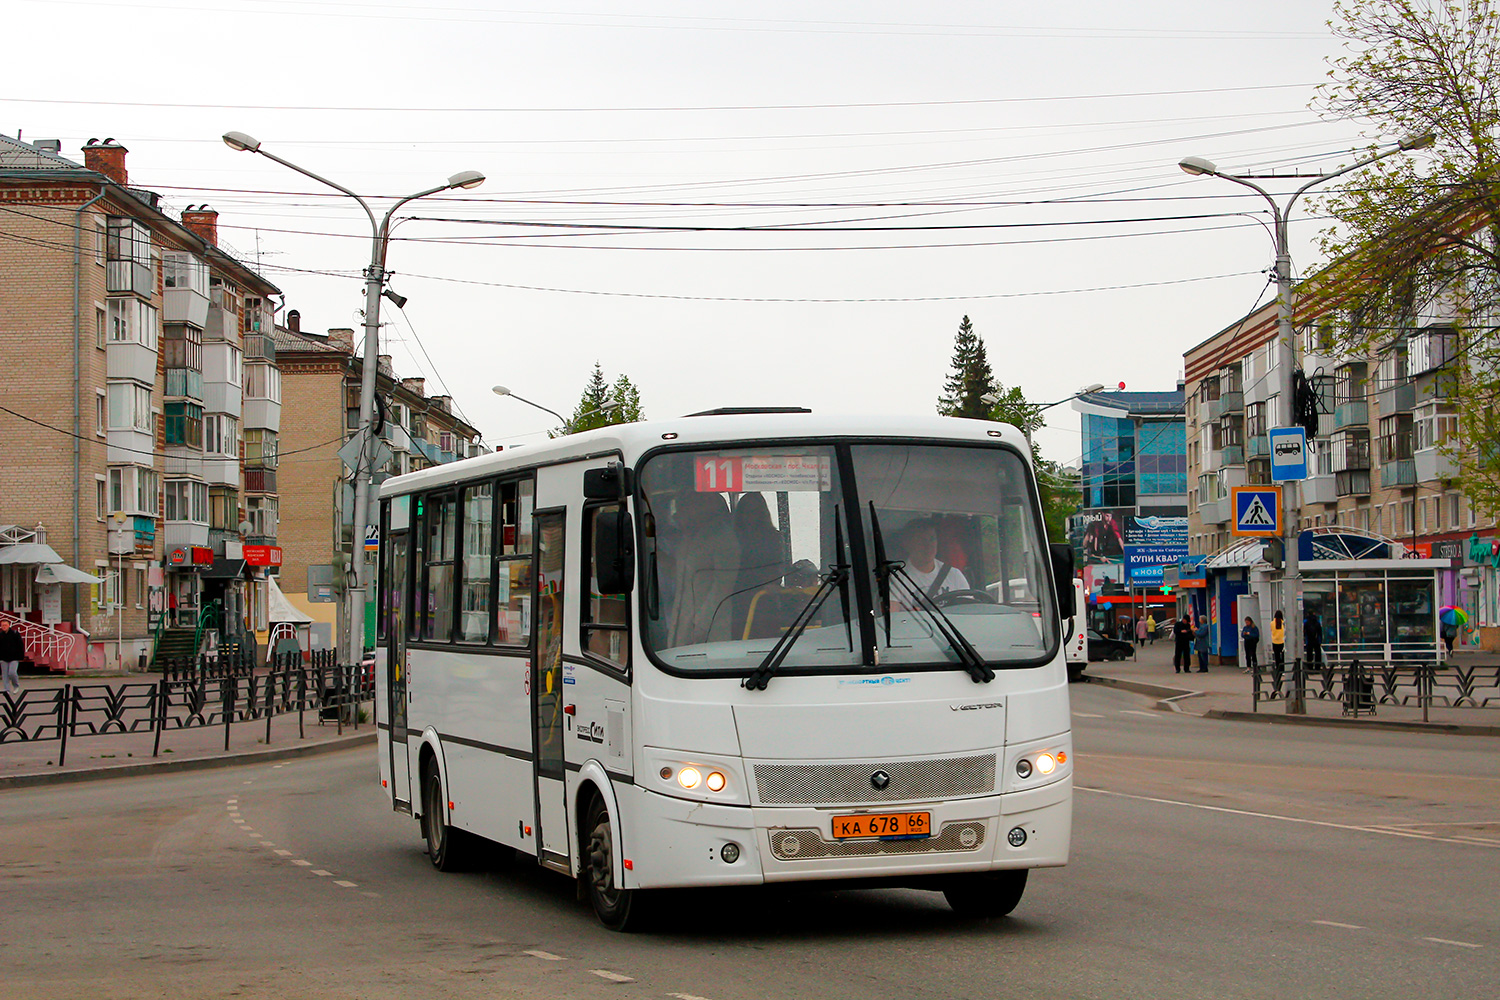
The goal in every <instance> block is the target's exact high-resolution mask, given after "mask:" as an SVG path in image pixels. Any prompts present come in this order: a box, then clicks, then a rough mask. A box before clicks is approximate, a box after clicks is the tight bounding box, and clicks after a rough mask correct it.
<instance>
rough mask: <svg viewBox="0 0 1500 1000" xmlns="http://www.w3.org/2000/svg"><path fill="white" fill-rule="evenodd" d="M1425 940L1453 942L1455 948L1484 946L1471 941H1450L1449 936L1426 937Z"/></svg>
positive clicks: (1435, 942) (1434, 942) (1444, 942)
mask: <svg viewBox="0 0 1500 1000" xmlns="http://www.w3.org/2000/svg"><path fill="white" fill-rule="evenodd" d="M1422 940H1423V941H1431V942H1432V943H1433V944H1451V945H1453V946H1454V947H1455V948H1483V947H1484V945H1482V944H1473V943H1471V942H1469V941H1449V940H1448V939H1447V938H1430V937H1424V938H1423V939H1422Z"/></svg>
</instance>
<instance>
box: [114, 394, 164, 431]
mask: <svg viewBox="0 0 1500 1000" xmlns="http://www.w3.org/2000/svg"><path fill="white" fill-rule="evenodd" d="M105 392H106V394H107V397H108V408H109V413H108V418H109V429H110V430H112V431H142V432H144V433H148V434H149V433H150V432H151V431H153V430H154V429H155V428H154V427H153V426H152V421H151V390H150V389H148V388H146V387H145V386H143V385H136V384H135V383H134V382H111V383H109V385H108V386H107V387H106V389H105Z"/></svg>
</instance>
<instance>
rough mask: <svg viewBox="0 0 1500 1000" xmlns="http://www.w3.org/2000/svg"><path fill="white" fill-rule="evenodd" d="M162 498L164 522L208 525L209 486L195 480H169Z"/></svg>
mask: <svg viewBox="0 0 1500 1000" xmlns="http://www.w3.org/2000/svg"><path fill="white" fill-rule="evenodd" d="M162 496H163V500H164V501H165V502H164V503H163V504H162V519H163V520H166V521H189V522H192V523H194V524H207V523H208V484H206V483H200V482H198V481H196V480H193V479H168V480H167V483H166V488H165V489H164V490H163V491H162Z"/></svg>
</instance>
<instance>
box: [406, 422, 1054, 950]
mask: <svg viewBox="0 0 1500 1000" xmlns="http://www.w3.org/2000/svg"><path fill="white" fill-rule="evenodd" d="M1028 458H1029V451H1028V449H1027V448H1026V446H1025V442H1024V440H1023V439H1022V438H1021V436H1020V434H1019V433H1018V432H1016V431H1015V430H1013V429H1012V428H1009V427H1002V426H1000V425H997V424H993V423H987V422H981V421H970V420H958V419H951V418H939V417H932V418H905V417H902V418H896V417H881V418H865V419H861V418H853V417H832V418H825V417H819V416H816V415H814V414H811V413H809V412H808V411H805V410H785V411H783V410H774V411H765V410H753V411H747V410H732V411H731V410H725V411H714V412H712V413H707V414H698V415H693V416H688V417H681V418H677V419H671V420H660V421H653V422H649V423H638V424H627V425H622V426H616V427H609V428H604V429H601V430H597V431H591V432H588V433H583V434H578V435H573V436H568V437H564V438H561V439H559V440H556V441H551V442H548V443H546V444H543V445H538V446H535V447H531V446H527V447H522V448H516V449H513V450H509V451H505V452H501V453H497V454H493V455H486V456H482V457H479V458H474V459H470V460H467V461H463V462H457V463H454V464H451V465H443V466H439V467H435V468H431V469H426V470H423V471H421V472H416V473H412V474H410V475H406V476H401V477H399V478H395V479H391V480H389V481H387V482H386V483H385V484H384V485H383V486H382V487H381V490H380V496H381V504H380V517H381V525H380V528H381V531H380V538H381V546H380V597H379V602H380V603H379V626H378V634H379V640H378V652H377V661H378V666H377V678H378V681H377V683H378V692H377V700H376V704H377V706H378V723H379V748H380V749H379V756H380V780H381V784H382V786H384V787H385V788H386V789H388V791H389V794H390V797H391V801H392V804H393V806H394V808H395V809H396V810H398V811H400V812H407V813H411V814H413V815H415V816H416V817H418V819H419V820H420V824H421V830H422V834H423V836H424V838H425V840H426V846H427V851H428V854H429V856H430V858H431V861H432V863H433V865H434V866H436V867H437V868H439V869H442V870H447V869H449V868H452V867H455V866H457V865H459V864H461V863H462V858H463V855H464V854H465V853H467V852H468V851H469V850H471V849H472V848H473V847H475V846H476V845H477V844H480V843H482V840H487V841H493V842H496V843H498V844H501V845H505V846H507V847H510V848H513V849H514V850H515V851H516V852H518V853H519V854H522V855H527V856H532V857H535V858H536V860H537V862H538V863H539V864H541V865H543V866H545V867H547V868H550V869H553V870H556V871H558V872H561V873H563V874H565V875H568V876H571V877H574V878H577V879H580V880H581V882H582V888H583V890H584V892H585V893H586V894H587V895H588V897H589V899H590V900H591V902H592V904H593V907H594V909H595V911H596V912H597V914H598V916H599V918H600V920H601V921H602V922H603V923H604V924H605V925H606V926H608V927H611V928H614V929H623V928H624V927H626V926H627V925H628V924H630V923H632V922H639V920H640V919H641V918H642V914H643V911H644V909H645V908H646V906H647V904H648V903H649V902H650V899H651V897H650V895H649V892H648V890H651V889H656V888H665V887H684V886H725V885H752V884H760V883H767V882H786V881H818V880H823V881H835V880H836V881H839V882H843V883H847V882H848V881H849V880H865V884H869V885H875V884H879V885H884V886H890V885H903V886H912V887H918V888H923V889H931V890H938V891H942V892H943V893H945V895H946V896H947V899H948V901H949V903H950V904H951V905H952V906H953V907H954V909H956V910H958V911H960V912H963V913H972V914H984V915H999V914H1005V913H1008V912H1010V911H1011V910H1012V909H1013V908H1014V907H1015V906H1016V905H1017V903H1018V902H1019V900H1020V898H1021V894H1022V892H1023V890H1024V888H1025V885H1026V874H1027V871H1028V870H1029V869H1031V868H1037V867H1047V866H1057V865H1063V864H1065V863H1066V862H1067V860H1068V849H1069V840H1070V836H1071V827H1072V757H1073V748H1072V736H1071V730H1070V717H1069V710H1068V691H1067V670H1066V665H1065V663H1064V656H1063V649H1062V641H1061V635H1062V630H1061V628H1060V627H1059V626H1060V623H1061V621H1062V620H1063V619H1064V618H1066V617H1069V616H1071V614H1072V611H1073V609H1072V603H1073V599H1072V598H1073V588H1072V582H1071V581H1072V555H1071V550H1070V549H1068V548H1067V546H1053V547H1052V548H1051V550H1050V551H1049V547H1048V546H1047V544H1046V541H1045V539H1046V536H1045V534H1044V528H1043V523H1042V518H1041V514H1040V510H1039V505H1038V500H1037V492H1036V486H1035V481H1034V479H1033V476H1032V472H1031V469H1030V466H1029V464H1028ZM1059 587H1060V588H1061V590H1060V591H1059V589H1058V588H1059ZM480 838H482V840H481V839H480Z"/></svg>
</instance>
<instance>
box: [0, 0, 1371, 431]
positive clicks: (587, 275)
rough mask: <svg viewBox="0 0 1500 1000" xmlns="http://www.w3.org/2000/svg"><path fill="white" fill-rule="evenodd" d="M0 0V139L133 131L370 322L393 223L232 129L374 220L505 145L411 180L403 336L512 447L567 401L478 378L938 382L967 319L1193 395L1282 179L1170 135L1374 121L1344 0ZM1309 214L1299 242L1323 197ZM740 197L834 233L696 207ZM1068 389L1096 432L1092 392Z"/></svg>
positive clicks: (984, 331) (1205, 141) (1332, 152)
mask: <svg viewBox="0 0 1500 1000" xmlns="http://www.w3.org/2000/svg"><path fill="white" fill-rule="evenodd" d="M9 6H10V11H9V18H8V26H9V28H10V32H9V36H10V42H9V44H7V46H6V49H7V52H6V72H5V76H6V87H5V91H6V93H5V94H4V95H3V96H0V132H4V133H5V134H8V135H15V134H16V132H17V130H21V131H22V133H23V135H22V138H23V139H27V140H32V139H47V138H57V139H61V140H62V143H63V153H64V155H65V156H69V157H72V158H75V159H81V154H80V153H79V148H80V147H81V146H82V145H83V143H84V142H85V141H87V140H88V139H89V138H91V137H97V138H104V137H113V138H115V139H116V140H117V141H119V142H121V143H123V144H124V145H126V146H127V147H129V149H130V154H129V160H128V167H129V171H130V177H131V182H132V184H135V185H139V186H143V187H148V188H152V189H155V190H157V191H159V192H161V193H162V194H163V195H164V196H165V198H166V202H167V205H168V206H169V208H170V209H171V210H173V211H174V212H175V211H180V210H181V209H182V208H183V207H185V206H187V205H189V204H200V203H204V202H206V203H208V204H210V205H212V206H213V207H215V208H216V209H218V210H219V212H220V213H221V214H220V219H219V227H220V229H219V232H220V239H221V242H222V243H223V244H224V245H225V246H226V247H228V248H232V250H234V251H235V252H237V253H238V254H239V255H240V256H242V257H244V258H245V259H247V260H249V261H252V262H254V261H256V260H258V261H259V262H260V265H261V267H262V269H263V271H264V272H265V274H266V275H267V276H268V277H269V278H270V279H271V280H273V281H274V282H276V283H277V284H278V285H279V286H280V287H281V288H282V289H283V290H284V291H285V293H286V306H287V308H294V309H297V310H299V311H300V312H301V315H302V325H303V328H304V329H313V330H323V329H326V328H328V327H338V326H344V327H356V326H358V325H359V324H360V322H361V320H360V317H359V315H358V312H359V310H360V309H361V308H362V305H363V298H362V286H361V284H360V281H359V278H358V274H359V271H360V269H361V268H362V267H363V266H364V265H365V263H366V262H367V261H368V259H369V244H370V230H369V223H368V221H366V219H365V217H364V215H363V213H362V212H361V211H360V209H359V207H358V206H357V205H356V204H354V202H353V201H352V200H351V199H348V198H346V197H343V196H340V195H338V194H336V193H335V192H332V191H329V190H327V189H322V188H319V187H318V186H317V185H316V184H314V183H313V182H311V181H308V180H306V179H305V178H303V177H301V176H300V175H298V174H295V173H293V172H291V171H289V170H287V169H286V168H284V167H282V166H280V165H278V164H276V163H273V162H271V161H270V160H267V159H265V158H263V157H258V156H253V155H251V154H248V153H236V152H233V151H231V150H230V149H229V148H227V147H226V146H225V145H224V144H223V143H222V142H221V141H220V140H219V138H218V137H219V136H220V135H221V134H222V133H223V132H225V131H228V130H238V131H243V132H248V133H250V134H251V135H253V136H255V137H256V138H258V139H260V140H261V141H262V142H263V143H264V144H265V146H266V148H267V149H272V150H275V151H276V152H277V153H278V154H279V155H281V156H283V157H285V158H286V159H289V160H292V161H295V162H297V163H299V164H301V165H303V166H305V167H307V168H309V169H311V170H314V171H316V172H318V173H321V174H323V175H324V176H327V177H330V178H332V179H334V180H336V181H338V182H340V183H341V184H343V185H345V186H347V187H350V188H353V189H354V190H356V191H358V192H360V193H361V194H366V195H368V196H370V197H371V198H372V200H374V201H376V202H377V211H382V212H383V211H384V204H388V202H386V203H379V201H378V200H379V199H381V198H386V197H390V196H397V197H399V196H402V195H405V194H409V193H411V192H414V191H417V190H420V189H422V188H424V187H428V186H431V185H432V184H434V183H438V182H440V181H441V180H442V179H443V178H445V177H447V176H448V175H450V174H452V173H455V172H457V171H459V170H463V169H470V168H473V169H477V170H480V171H482V172H484V173H485V175H486V176H487V177H488V180H487V182H486V183H485V184H484V186H483V187H481V188H479V189H478V190H476V191H473V192H464V193H462V194H459V195H457V196H449V197H444V198H441V199H440V198H432V199H427V200H424V201H421V202H417V203H414V204H413V205H411V206H408V209H407V210H405V212H409V214H411V215H412V216H415V217H416V218H414V219H412V221H407V222H404V223H403V224H401V226H400V227H399V229H398V230H397V236H398V239H397V240H396V241H395V242H394V243H393V244H392V247H391V250H390V257H389V261H388V266H389V268H390V270H392V271H394V272H395V276H394V277H393V279H392V281H391V286H392V287H393V288H394V289H396V290H397V291H399V292H400V293H401V294H403V295H406V296H408V297H409V298H410V303H409V304H408V305H407V307H406V310H405V315H404V317H403V315H402V314H401V312H400V311H398V310H395V309H393V308H391V307H390V306H389V305H387V307H386V309H385V313H384V316H383V318H384V319H385V320H386V321H388V325H387V326H385V328H384V329H383V331H382V334H383V337H384V338H386V339H385V346H384V347H383V348H382V350H383V352H384V353H389V354H392V355H393V356H394V362H395V366H396V369H397V371H398V373H400V374H401V375H403V376H407V375H421V376H425V377H426V378H427V380H428V381H427V387H428V392H429V393H430V394H432V393H438V392H441V391H443V387H444V386H446V387H447V389H448V390H450V391H451V394H452V395H453V396H454V397H455V399H456V401H457V404H458V406H459V408H460V409H461V410H462V411H463V412H464V413H465V414H466V415H467V416H468V417H469V419H470V420H471V421H472V422H473V423H474V424H475V425H476V426H478V427H479V428H480V429H481V430H482V431H483V433H484V435H485V438H486V440H487V441H489V442H491V443H497V444H513V443H522V442H534V441H536V440H539V439H540V437H541V436H542V432H543V431H544V429H545V428H546V427H547V426H549V425H551V424H553V423H555V421H553V420H552V419H551V418H550V417H548V416H547V415H546V414H543V413H540V412H538V411H536V410H532V409H530V408H528V407H525V406H523V405H522V404H520V403H518V402H516V401H514V400H505V399H501V398H498V397H496V396H494V395H493V394H492V393H491V392H490V386H492V385H494V384H496V383H503V384H506V385H508V386H510V387H511V388H512V389H514V390H515V391H516V392H517V393H520V394H521V395H523V396H526V397H528V398H530V399H533V400H535V401H537V402H539V403H541V404H543V405H545V406H548V407H551V408H552V409H555V410H559V411H562V412H564V413H567V412H570V411H571V409H572V407H573V405H574V403H575V402H576V400H577V398H578V394H579V392H580V390H581V388H582V386H583V384H584V381H585V380H586V378H587V376H588V374H589V371H590V369H591V367H592V365H593V363H594V362H595V361H596V360H597V361H599V362H600V363H601V364H602V365H603V366H604V370H605V372H606V374H607V375H608V376H609V377H611V378H613V377H614V376H616V375H618V374H620V373H622V372H623V373H625V374H628V375H629V376H630V378H631V379H632V380H633V381H635V382H636V383H637V384H638V385H639V386H640V388H641V391H642V396H643V401H644V404H645V408H646V411H647V414H648V416H650V417H652V418H658V417H668V416H674V415H678V414H683V413H689V412H692V411H694V410H700V409H706V408H710V407H715V406H724V405H782V404H793V405H802V406H809V407H812V408H813V409H814V410H816V411H820V412H825V413H826V412H836V413H865V412H885V413H913V414H917V413H930V412H932V408H933V405H934V402H935V399H936V397H937V395H938V393H939V391H940V389H941V385H942V381H943V378H944V377H945V375H946V374H947V370H948V363H949V360H950V356H951V352H952V344H953V334H954V331H955V330H956V328H957V326H958V323H959V320H960V318H961V317H962V316H964V315H965V314H968V315H969V316H970V317H971V318H972V319H973V322H974V326H975V329H976V330H977V331H978V332H979V333H980V334H981V335H982V336H983V337H984V339H985V341H986V343H987V345H988V348H989V355H990V360H991V362H992V364H993V365H994V368H995V372H996V375H997V376H998V377H999V379H1000V380H1001V381H1002V382H1004V383H1005V384H1007V385H1020V386H1021V387H1022V389H1023V390H1024V391H1025V393H1026V394H1027V395H1028V397H1030V398H1031V399H1032V400H1034V401H1037V402H1051V401H1053V400H1056V399H1060V398H1063V397H1065V396H1067V395H1069V394H1070V393H1072V392H1074V391H1076V390H1077V389H1078V388H1079V387H1080V386H1083V385H1086V384H1089V383H1094V382H1102V383H1105V384H1107V385H1115V384H1117V383H1119V382H1124V383H1126V385H1127V386H1128V388H1130V389H1132V390H1151V389H1170V388H1172V387H1173V385H1174V384H1175V381H1176V379H1177V378H1178V377H1179V376H1180V374H1181V370H1182V354H1183V351H1184V350H1185V349H1186V348H1188V347H1189V346H1191V345H1193V344H1195V343H1197V342H1198V341H1200V340H1202V339H1204V338H1205V337H1207V336H1209V335H1211V334H1212V333H1214V332H1215V331H1216V330H1218V329H1220V328H1221V327H1223V326H1225V325H1227V324H1228V323H1230V322H1232V321H1233V320H1234V319H1236V318H1237V317H1238V316H1240V315H1242V314H1243V313H1244V312H1245V311H1247V310H1248V309H1250V308H1251V307H1252V306H1253V305H1255V304H1256V303H1257V302H1258V301H1259V302H1266V301H1270V298H1271V296H1272V292H1271V291H1270V290H1268V289H1267V287H1266V276H1265V274H1264V273H1263V272H1264V271H1265V270H1266V269H1267V268H1268V267H1269V266H1270V261H1271V256H1272V246H1271V242H1270V239H1269V237H1268V235H1267V233H1266V231H1265V230H1264V229H1263V228H1262V226H1261V225H1260V224H1259V222H1258V221H1257V220H1261V221H1264V220H1265V218H1266V216H1265V214H1264V209H1265V206H1264V203H1263V202H1260V201H1259V199H1258V198H1256V197H1255V196H1254V195H1253V194H1250V193H1249V192H1243V193H1242V190H1243V189H1240V188H1238V187H1237V186H1235V185H1232V184H1230V183H1228V182H1225V181H1222V180H1215V179H1211V178H1199V179H1193V178H1190V177H1188V176H1187V175H1185V174H1183V173H1182V172H1181V171H1180V170H1179V169H1178V168H1177V166H1176V164H1177V161H1178V160H1180V159H1181V158H1182V157H1183V156H1185V155H1188V154H1199V155H1202V156H1206V157H1208V158H1210V159H1212V160H1214V161H1215V162H1216V163H1217V164H1218V165H1219V167H1220V168H1221V169H1224V170H1229V171H1244V170H1258V171H1268V170H1271V169H1276V170H1283V171H1292V170H1314V171H1316V170H1326V169H1331V168H1334V167H1336V166H1338V165H1340V164H1341V163H1343V162H1347V161H1348V159H1349V156H1348V151H1349V150H1350V149H1351V148H1352V147H1354V146H1356V145H1359V144H1361V143H1363V142H1365V141H1367V140H1366V139H1364V138H1362V137H1361V133H1360V130H1359V128H1358V127H1357V126H1356V125H1354V124H1351V123H1346V122H1328V121H1323V120H1321V119H1320V118H1319V116H1318V115H1317V114H1316V113H1314V112H1313V111H1311V110H1309V104H1310V102H1311V100H1312V99H1313V97H1314V88H1315V86H1316V84H1317V83H1319V82H1320V81H1322V80H1323V79H1324V78H1325V75H1326V73H1327V71H1328V63H1327V59H1328V57H1329V56H1330V55H1332V54H1334V53H1336V52H1337V51H1339V46H1340V44H1341V43H1340V42H1339V40H1338V39H1336V38H1335V37H1333V35H1332V34H1331V32H1330V31H1329V30H1328V28H1327V27H1326V25H1325V22H1326V20H1327V18H1328V17H1329V16H1330V7H1331V3H1328V2H1324V0H1265V2H1261V3H1256V4H1227V3H1202V2H1196V3H1188V2H1181V3H1177V2H1151V0H1140V2H1135V3H1129V4H1123V3H1119V2H1117V0H1115V2H1093V0H1089V2H1073V3H1067V4H1036V3H1024V4H1023V3H1008V2H997V0H991V2H983V3H981V2H956V0H929V2H926V3H922V4H913V3H895V2H860V3H852V2H845V3H835V2H829V0H799V2H796V3H792V2H783V0H759V2H757V3H754V4H751V3H742V2H733V0H731V2H721V3H715V4H705V3H690V2H686V0H681V2H668V0H641V2H637V3H633V4H626V3H608V2H590V0H554V2H551V3H537V2H524V3H522V2H516V3H510V2H507V0H446V3H443V5H442V6H427V5H423V4H419V3H405V4H400V3H394V2H392V3H381V4H377V3H357V2H332V0H269V2H267V0H217V2H215V0H209V2H206V3H202V4H184V3H179V2H175V0H160V2H153V3H117V2H112V0H98V2H89V0H13V2H12V3H11V4H10V5H9ZM60 19H62V20H63V21H65V22H66V29H65V30H64V29H63V28H62V27H61V26H60V24H59V20H60ZM1387 138H1388V137H1387ZM1235 213H1247V214H1244V215H1237V214H1235ZM1294 220H1295V221H1294V223H1293V230H1292V233H1293V238H1294V245H1293V255H1294V261H1295V265H1296V267H1297V269H1298V271H1299V272H1301V271H1304V270H1306V269H1308V268H1309V267H1311V266H1312V265H1313V264H1315V263H1316V260H1317V255H1316V249H1315V245H1314V238H1315V236H1316V233H1317V230H1318V229H1319V228H1320V226H1321V223H1320V222H1319V221H1318V220H1316V219H1315V218H1314V217H1313V216H1310V215H1309V214H1307V212H1306V211H1305V210H1304V211H1299V213H1298V214H1297V215H1296V216H1295V217H1294ZM746 226H754V227H765V226H777V227H787V226H796V227H799V228H805V229H809V230H820V229H821V230H825V231H811V232H803V233H789V232H784V231H781V232H770V233H767V232H745V231H718V232H694V231H686V230H685V229H684V228H682V227H688V228H689V229H690V228H691V227H720V228H731V229H732V228H733V227H746ZM607 227H644V228H625V229H620V228H614V229H611V228H607ZM671 227H679V228H675V229H674V228H671ZM839 227H844V228H851V229H853V228H856V227H857V231H847V232H828V231H826V230H827V229H830V228H839ZM1048 418H1049V423H1048V428H1047V429H1045V430H1044V431H1043V432H1042V433H1041V434H1040V435H1039V437H1038V440H1039V441H1040V442H1041V444H1042V447H1043V450H1044V452H1045V453H1046V454H1047V455H1048V457H1051V458H1055V459H1057V460H1060V461H1070V460H1073V459H1075V458H1076V457H1077V455H1078V453H1079V441H1078V415H1077V414H1076V413H1074V412H1073V411H1072V409H1071V408H1070V407H1068V406H1059V407H1056V408H1054V409H1052V410H1050V411H1049V412H1048Z"/></svg>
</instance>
